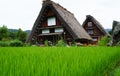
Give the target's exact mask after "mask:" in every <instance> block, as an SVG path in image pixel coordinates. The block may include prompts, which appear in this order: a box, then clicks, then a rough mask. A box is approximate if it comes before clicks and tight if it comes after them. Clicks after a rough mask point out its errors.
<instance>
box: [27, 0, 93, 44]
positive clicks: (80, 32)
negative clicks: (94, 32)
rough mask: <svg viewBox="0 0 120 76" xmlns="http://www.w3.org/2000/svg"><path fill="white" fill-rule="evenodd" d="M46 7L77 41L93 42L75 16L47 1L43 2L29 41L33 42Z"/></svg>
mask: <svg viewBox="0 0 120 76" xmlns="http://www.w3.org/2000/svg"><path fill="white" fill-rule="evenodd" d="M46 7H50V8H51V9H52V11H53V12H54V13H55V14H56V16H57V17H58V18H59V20H60V21H61V22H62V24H63V26H64V27H65V28H66V29H67V31H68V32H69V33H70V34H71V36H72V37H73V38H74V39H75V40H76V39H85V40H92V39H91V37H90V36H89V35H88V34H87V32H86V31H85V30H84V28H83V27H82V26H81V25H80V23H79V22H78V21H77V20H76V18H75V17H74V15H73V14H72V13H71V12H69V11H68V10H66V9H65V8H63V7H62V6H60V5H59V4H57V3H55V2H53V1H50V0H48V1H47V0H46V1H44V2H43V6H42V9H41V11H40V13H39V16H38V18H37V19H36V21H35V24H34V26H33V29H32V32H31V34H30V36H29V38H28V40H27V42H29V40H31V38H32V35H33V33H34V31H35V29H36V26H38V24H39V21H40V20H41V18H42V15H43V13H44V10H45V9H46Z"/></svg>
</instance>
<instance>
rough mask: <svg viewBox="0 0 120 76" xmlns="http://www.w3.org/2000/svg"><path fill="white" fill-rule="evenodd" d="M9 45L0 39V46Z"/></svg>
mask: <svg viewBox="0 0 120 76" xmlns="http://www.w3.org/2000/svg"><path fill="white" fill-rule="evenodd" d="M7 46H9V43H8V42H4V41H0V47H7Z"/></svg>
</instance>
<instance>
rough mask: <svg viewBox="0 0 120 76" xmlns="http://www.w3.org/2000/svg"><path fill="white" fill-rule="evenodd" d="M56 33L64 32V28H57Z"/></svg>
mask: <svg viewBox="0 0 120 76" xmlns="http://www.w3.org/2000/svg"><path fill="white" fill-rule="evenodd" d="M55 32H63V28H55Z"/></svg>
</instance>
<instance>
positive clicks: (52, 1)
mask: <svg viewBox="0 0 120 76" xmlns="http://www.w3.org/2000/svg"><path fill="white" fill-rule="evenodd" d="M51 2H52V3H54V4H56V5H57V6H59V7H61V8H62V9H64V10H65V11H67V12H69V13H70V14H71V15H73V16H74V14H73V13H72V12H70V11H68V10H67V9H66V8H64V7H63V6H61V5H60V4H59V3H55V2H53V1H51Z"/></svg>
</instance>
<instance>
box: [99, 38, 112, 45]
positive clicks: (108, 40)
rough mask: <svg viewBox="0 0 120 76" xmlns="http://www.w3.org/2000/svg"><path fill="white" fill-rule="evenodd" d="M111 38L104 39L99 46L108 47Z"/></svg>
mask: <svg viewBox="0 0 120 76" xmlns="http://www.w3.org/2000/svg"><path fill="white" fill-rule="evenodd" d="M110 40H111V38H110V37H106V36H105V37H103V38H102V39H101V40H100V41H99V42H98V45H99V46H107V44H108V43H109V42H110Z"/></svg>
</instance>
